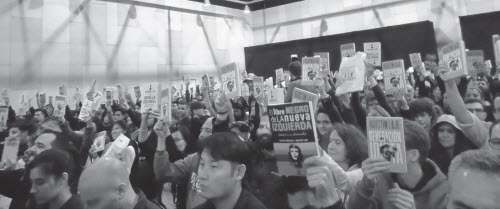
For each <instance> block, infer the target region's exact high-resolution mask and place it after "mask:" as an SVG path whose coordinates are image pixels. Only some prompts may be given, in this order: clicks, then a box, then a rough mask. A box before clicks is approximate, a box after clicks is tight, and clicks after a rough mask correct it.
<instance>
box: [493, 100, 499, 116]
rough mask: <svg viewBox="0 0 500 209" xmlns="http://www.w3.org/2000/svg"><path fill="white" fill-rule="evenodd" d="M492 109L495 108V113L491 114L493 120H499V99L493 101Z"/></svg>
mask: <svg viewBox="0 0 500 209" xmlns="http://www.w3.org/2000/svg"><path fill="white" fill-rule="evenodd" d="M493 107H494V108H495V109H494V111H495V112H494V113H493V115H494V116H495V119H496V120H500V97H496V98H495V100H493Z"/></svg>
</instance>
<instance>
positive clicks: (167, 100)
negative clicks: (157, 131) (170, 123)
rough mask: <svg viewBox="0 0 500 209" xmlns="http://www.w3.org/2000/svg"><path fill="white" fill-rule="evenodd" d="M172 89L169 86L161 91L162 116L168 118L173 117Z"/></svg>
mask: <svg viewBox="0 0 500 209" xmlns="http://www.w3.org/2000/svg"><path fill="white" fill-rule="evenodd" d="M171 93H172V92H171V90H170V89H169V88H166V89H163V90H162V91H161V108H160V109H161V110H160V112H161V116H163V117H167V119H168V120H171V118H172V97H171Z"/></svg>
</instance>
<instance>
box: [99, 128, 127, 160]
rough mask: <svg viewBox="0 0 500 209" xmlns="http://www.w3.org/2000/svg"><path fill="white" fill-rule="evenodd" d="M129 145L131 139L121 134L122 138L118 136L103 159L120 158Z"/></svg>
mask: <svg viewBox="0 0 500 209" xmlns="http://www.w3.org/2000/svg"><path fill="white" fill-rule="evenodd" d="M129 143H130V139H129V138H127V137H126V136H125V135H123V134H120V136H118V137H117V138H116V139H115V141H113V142H112V144H111V146H109V149H108V151H106V153H105V154H104V155H103V157H106V156H112V157H117V158H119V156H120V155H121V152H122V151H123V149H125V148H126V147H127V146H128V144H129Z"/></svg>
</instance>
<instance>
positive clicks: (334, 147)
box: [328, 130, 347, 163]
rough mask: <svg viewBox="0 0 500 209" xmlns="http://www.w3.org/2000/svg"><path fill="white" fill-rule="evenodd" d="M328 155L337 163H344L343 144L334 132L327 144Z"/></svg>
mask: <svg viewBox="0 0 500 209" xmlns="http://www.w3.org/2000/svg"><path fill="white" fill-rule="evenodd" d="M328 155H330V157H332V159H333V160H334V161H335V162H337V163H344V162H346V160H347V159H346V150H345V143H344V141H343V140H342V138H340V136H339V134H338V133H337V131H336V130H333V131H332V133H331V134H330V143H329V144H328Z"/></svg>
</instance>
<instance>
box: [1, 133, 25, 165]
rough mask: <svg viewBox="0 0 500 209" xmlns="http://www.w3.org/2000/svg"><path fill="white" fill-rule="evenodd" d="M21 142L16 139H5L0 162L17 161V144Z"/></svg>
mask: <svg viewBox="0 0 500 209" xmlns="http://www.w3.org/2000/svg"><path fill="white" fill-rule="evenodd" d="M20 143H21V142H20V141H19V140H17V139H11V138H10V137H7V139H6V140H5V142H4V144H3V153H2V159H1V160H2V161H0V162H7V161H10V162H14V163H15V162H16V161H17V157H18V156H17V153H18V152H19V144H20Z"/></svg>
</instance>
